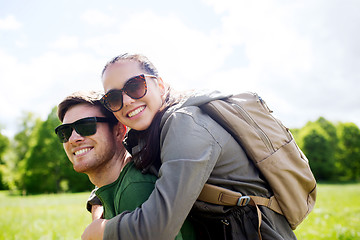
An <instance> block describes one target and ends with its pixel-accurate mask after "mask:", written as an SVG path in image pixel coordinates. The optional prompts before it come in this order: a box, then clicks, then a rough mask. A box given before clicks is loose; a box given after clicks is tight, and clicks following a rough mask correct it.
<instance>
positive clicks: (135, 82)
mask: <svg viewBox="0 0 360 240" xmlns="http://www.w3.org/2000/svg"><path fill="white" fill-rule="evenodd" d="M145 77H154V78H157V77H156V76H154V75H147V74H141V75H139V76H135V77H133V78H130V79H129V80H128V81H127V82H126V83H125V85H124V87H123V88H122V89H112V90H110V91H108V92H107V93H106V94H105V95H104V96H103V97H102V98H101V99H100V102H101V103H102V104H103V105H104V107H106V109H108V110H109V111H111V112H117V111H120V109H121V108H122V107H123V93H126V95H128V96H129V97H131V98H132V99H140V98H142V97H144V96H145V95H146V92H147V85H146V80H145Z"/></svg>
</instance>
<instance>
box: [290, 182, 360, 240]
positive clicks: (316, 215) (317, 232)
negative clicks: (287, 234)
mask: <svg viewBox="0 0 360 240" xmlns="http://www.w3.org/2000/svg"><path fill="white" fill-rule="evenodd" d="M295 234H296V236H297V237H298V239H299V240H302V239H317V240H318V239H319V240H320V239H327V240H328V239H339V240H350V239H360V184H359V183H358V184H319V187H318V193H317V199H316V205H315V208H314V210H313V212H312V213H310V215H309V216H308V217H307V218H306V219H305V220H304V222H303V223H302V224H301V225H300V226H299V227H298V228H297V229H296V230H295Z"/></svg>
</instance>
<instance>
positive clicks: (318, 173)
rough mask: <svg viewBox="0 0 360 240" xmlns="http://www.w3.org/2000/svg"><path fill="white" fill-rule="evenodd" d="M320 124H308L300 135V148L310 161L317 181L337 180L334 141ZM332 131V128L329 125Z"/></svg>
mask: <svg viewBox="0 0 360 240" xmlns="http://www.w3.org/2000/svg"><path fill="white" fill-rule="evenodd" d="M323 126H324V125H322V124H321V123H319V122H308V123H307V124H306V125H305V127H303V128H302V129H301V131H300V132H299V133H298V135H299V141H298V143H299V146H300V148H301V149H302V150H303V152H304V153H305V155H306V156H307V158H308V159H309V164H310V167H311V169H312V171H313V173H314V175H315V178H316V179H317V180H332V179H335V178H336V171H335V170H336V169H335V157H334V155H335V150H336V149H334V147H333V140H331V137H330V136H329V133H328V132H327V131H326V130H324V128H323ZM327 127H329V128H330V129H332V128H331V126H329V125H327Z"/></svg>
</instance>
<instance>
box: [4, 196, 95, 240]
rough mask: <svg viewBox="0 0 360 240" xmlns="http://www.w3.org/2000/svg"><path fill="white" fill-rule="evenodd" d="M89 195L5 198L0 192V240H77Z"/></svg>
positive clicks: (86, 218)
mask: <svg viewBox="0 0 360 240" xmlns="http://www.w3.org/2000/svg"><path fill="white" fill-rule="evenodd" d="M88 196H89V193H75V194H57V195H54V194H52V195H35V196H26V197H21V196H9V195H8V194H7V192H4V191H1V192H0V203H1V204H0V214H1V217H0V239H1V240H2V239H4V240H5V239H6V240H8V239H9V240H12V239H19V240H20V239H21V240H23V239H32V240H33V239H34V240H35V239H36V240H38V239H39V240H40V239H43V240H48V239H64V240H65V239H66V240H68V239H70V240H71V239H81V234H82V232H83V230H84V229H85V227H86V226H87V225H88V224H89V223H90V222H91V215H90V214H89V213H88V212H87V211H86V210H85V203H86V200H87V197H88Z"/></svg>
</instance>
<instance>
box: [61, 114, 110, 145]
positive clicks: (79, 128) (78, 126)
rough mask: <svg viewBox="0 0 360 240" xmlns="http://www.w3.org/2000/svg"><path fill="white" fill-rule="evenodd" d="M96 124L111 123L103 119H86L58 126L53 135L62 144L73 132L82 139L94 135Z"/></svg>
mask: <svg viewBox="0 0 360 240" xmlns="http://www.w3.org/2000/svg"><path fill="white" fill-rule="evenodd" d="M97 122H112V121H111V120H110V119H108V118H105V117H87V118H82V119H79V120H77V121H75V122H73V123H66V124H62V125H59V126H57V127H56V128H55V133H56V134H57V136H58V137H59V139H60V141H61V142H62V143H66V142H67V141H69V138H70V137H71V134H72V132H73V130H74V129H75V131H76V132H77V133H78V134H80V135H81V136H83V137H86V136H91V135H94V134H95V133H96V123H97Z"/></svg>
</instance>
